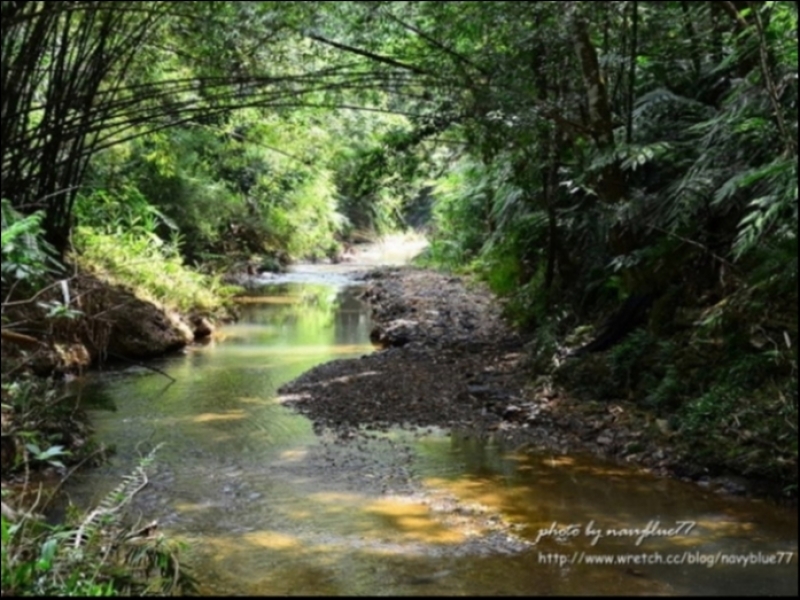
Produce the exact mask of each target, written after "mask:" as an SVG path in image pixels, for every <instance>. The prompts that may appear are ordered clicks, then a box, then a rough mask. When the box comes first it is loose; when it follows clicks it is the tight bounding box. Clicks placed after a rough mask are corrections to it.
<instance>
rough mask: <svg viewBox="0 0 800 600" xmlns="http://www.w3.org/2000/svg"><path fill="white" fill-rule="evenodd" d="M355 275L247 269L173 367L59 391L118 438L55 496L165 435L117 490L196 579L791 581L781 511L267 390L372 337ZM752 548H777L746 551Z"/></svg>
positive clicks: (745, 585) (678, 584) (724, 586)
mask: <svg viewBox="0 0 800 600" xmlns="http://www.w3.org/2000/svg"><path fill="white" fill-rule="evenodd" d="M357 292H358V290H357V289H354V288H349V287H341V286H340V287H334V286H332V285H330V282H328V284H324V285H323V284H320V285H308V284H300V283H291V282H289V283H284V284H280V285H276V286H272V287H268V288H265V290H264V291H263V293H262V295H261V296H259V297H257V298H251V299H250V301H248V302H246V303H243V304H242V319H241V320H240V321H239V322H238V323H236V324H234V325H230V326H226V327H224V328H223V329H222V331H221V332H220V336H219V337H218V338H217V339H215V340H214V341H212V342H211V343H210V344H208V345H206V346H200V347H194V348H192V349H190V351H188V352H187V353H186V354H184V355H181V356H175V357H171V358H168V359H164V360H163V361H160V362H159V363H158V366H159V368H161V369H163V370H164V371H166V372H168V373H169V374H170V375H171V376H172V377H174V378H175V379H176V380H177V381H176V382H175V383H171V384H170V383H169V382H168V381H167V380H166V379H165V378H163V377H160V376H159V375H157V374H154V373H152V372H149V371H145V370H141V369H128V370H125V371H120V372H115V373H101V374H94V375H92V376H90V377H89V378H88V379H87V380H86V381H85V382H82V384H81V385H80V386H77V387H76V390H77V391H78V393H80V394H81V396H82V398H83V400H84V402H85V403H86V405H87V406H94V410H93V411H92V418H93V422H94V424H95V425H96V428H97V437H98V439H99V440H100V441H103V442H105V443H107V444H114V445H115V446H116V448H117V454H116V455H115V456H114V457H113V458H112V460H111V462H110V463H109V464H108V465H105V466H103V467H101V468H98V469H95V470H93V471H91V472H87V473H84V474H83V475H81V476H80V478H78V479H75V480H73V481H71V483H70V485H69V489H68V492H69V493H70V495H71V497H72V499H73V500H74V501H75V502H76V503H78V504H80V505H88V504H90V503H93V502H96V501H97V500H99V499H100V498H102V496H103V495H104V494H106V493H108V492H109V491H110V490H111V489H113V488H114V486H116V485H117V484H118V483H119V480H120V477H121V476H123V475H125V474H127V473H128V472H129V471H130V469H131V468H132V467H133V466H134V465H135V464H136V460H137V456H138V455H139V454H140V453H144V452H146V451H147V450H148V449H149V448H151V447H153V446H155V445H156V444H160V443H164V444H165V445H164V446H163V447H162V449H161V450H160V451H159V454H158V457H157V463H156V465H155V467H154V472H153V474H152V476H151V480H150V485H149V486H148V487H147V488H146V489H145V490H144V491H143V492H142V493H141V494H140V495H139V496H138V497H137V499H136V501H135V505H134V509H135V511H138V512H139V513H141V514H142V515H143V516H144V518H148V519H149V518H153V517H156V516H157V517H158V518H159V520H160V523H161V526H162V528H164V529H165V530H167V531H169V532H171V533H172V534H173V535H179V536H181V537H184V538H185V539H187V540H189V541H191V542H192V544H191V551H190V553H191V562H192V564H193V565H195V567H196V569H197V573H198V575H199V577H200V580H201V582H202V591H203V592H204V593H209V594H212V593H219V594H256V595H279V594H280V595H284V594H298V595H299V594H315V595H322V594H325V595H356V594H359V595H360V594H364V595H366V594H375V595H437V594H449V595H503V594H513V595H531V594H645V593H648V594H649V593H661V594H689V593H699V594H727V593H731V594H753V595H755V594H793V593H796V592H797V566H796V565H797V555H796V551H797V518H796V514H795V513H793V512H792V511H789V510H784V509H778V508H775V507H772V506H770V505H768V504H765V503H759V502H753V501H744V500H736V499H724V498H721V497H718V496H714V495H713V494H709V493H706V492H704V491H703V490H700V489H699V488H697V487H694V486H689V485H684V484H682V483H680V482H675V481H669V480H662V479H656V478H653V477H650V476H647V475H643V474H641V473H638V472H636V471H634V470H631V469H626V468H622V467H619V466H614V465H609V464H605V463H602V462H599V461H597V460H595V459H590V458H584V457H580V456H570V457H564V456H550V455H541V454H526V453H516V452H513V451H510V450H509V449H505V448H502V447H501V446H499V445H497V444H495V443H493V442H492V440H489V441H488V442H487V441H480V440H476V439H474V438H470V437H469V436H467V435H465V434H461V433H459V432H457V431H454V432H447V431H442V430H428V431H426V432H420V431H417V432H409V431H400V430H395V431H390V432H387V433H378V432H366V435H363V436H355V437H353V438H349V439H343V438H341V437H339V436H337V435H335V434H334V433H333V432H330V431H320V432H317V433H315V432H314V430H313V428H312V426H311V423H310V422H309V421H308V420H307V419H306V418H305V417H303V416H301V415H298V414H296V413H294V412H293V411H292V410H290V409H289V408H287V407H285V406H283V405H281V404H280V403H278V402H277V401H276V399H275V395H276V394H275V390H276V389H277V388H278V387H279V386H280V385H281V384H283V383H285V382H287V381H289V380H291V379H293V378H295V377H297V376H298V375H300V374H301V373H303V372H304V371H306V370H308V369H309V368H311V367H313V366H315V365H317V364H320V363H322V362H326V361H330V360H334V359H338V358H353V357H358V356H360V355H363V354H366V353H369V352H371V351H372V347H371V346H370V344H369V342H368V339H369V327H370V323H369V316H368V312H367V310H366V308H365V307H364V306H363V305H362V303H361V302H359V301H358V299H357ZM112 408H113V410H110V409H112ZM648 525H649V526H650V532H651V534H652V535H643V532H642V531H636V529H639V530H643V529H645V528H647V527H648ZM675 527H679V529H677V530H675V531H669V530H670V529H673V528H675ZM788 553H795V554H794V555H793V556H792V557H791V564H788V563H789V562H790V560H789V554H788ZM602 557H605V558H602ZM609 557H610V558H609ZM620 557H621V558H620ZM637 557H638V558H637ZM659 557H660V558H659ZM723 557H725V558H723ZM759 557H760V558H759ZM748 558H749V559H750V562H751V564H749V565H748V566H742V564H739V565H737V566H731V565H725V564H722V562H721V561H723V560H728V561H735V560H739V561H744V560H747V559H748ZM765 559H766V560H778V559H779V560H780V561H781V562H783V563H784V564H771V565H770V564H752V563H755V562H757V561H759V560H761V561H762V562H763V560H765ZM590 560H611V561H612V562H614V561H615V562H616V564H589V561H590ZM625 560H626V561H628V563H627V564H621V562H622V561H625ZM670 560H673V561H674V560H682V561H683V564H666V563H667V561H670ZM710 560H716V561H717V564H715V565H714V566H712V567H709V566H707V562H708V561H710ZM637 561H638V562H637ZM659 561H660V562H659ZM702 561H705V562H702ZM648 563H649V564H648Z"/></svg>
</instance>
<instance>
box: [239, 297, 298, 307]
mask: <svg viewBox="0 0 800 600" xmlns="http://www.w3.org/2000/svg"><path fill="white" fill-rule="evenodd" d="M234 300H235V301H236V302H237V303H239V304H278V305H284V304H300V303H301V302H302V301H303V299H302V298H300V297H298V296H237V297H236V298H234Z"/></svg>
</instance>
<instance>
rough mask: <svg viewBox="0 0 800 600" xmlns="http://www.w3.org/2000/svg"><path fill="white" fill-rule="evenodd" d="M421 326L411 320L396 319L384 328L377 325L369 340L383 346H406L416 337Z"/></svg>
mask: <svg viewBox="0 0 800 600" xmlns="http://www.w3.org/2000/svg"><path fill="white" fill-rule="evenodd" d="M418 326H419V324H418V323H417V322H416V321H411V320H409V319H395V320H393V321H389V322H388V323H386V325H384V326H380V325H376V326H375V327H373V328H372V331H370V334H369V339H370V341H371V342H372V343H373V344H377V345H381V346H405V345H406V344H408V343H409V342H410V341H411V339H412V338H413V337H414V336H415V335H416V332H417V328H418Z"/></svg>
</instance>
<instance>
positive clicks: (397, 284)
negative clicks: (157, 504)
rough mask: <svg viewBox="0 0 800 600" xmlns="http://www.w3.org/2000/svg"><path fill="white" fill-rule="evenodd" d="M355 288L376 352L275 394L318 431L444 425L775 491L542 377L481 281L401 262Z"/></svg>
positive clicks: (732, 488)
mask: <svg viewBox="0 0 800 600" xmlns="http://www.w3.org/2000/svg"><path fill="white" fill-rule="evenodd" d="M364 281H365V284H366V290H365V292H364V294H363V298H364V299H365V300H366V301H367V302H368V303H369V305H370V307H371V309H372V316H373V322H374V328H373V331H372V336H371V337H372V340H373V342H374V343H376V344H379V345H380V346H382V349H381V350H379V351H377V352H375V353H374V354H371V355H367V356H363V357H361V358H360V359H346V360H337V361H333V362H331V363H327V364H324V365H320V366H319V367H316V368H314V369H312V370H311V371H309V372H307V373H305V374H304V375H302V376H301V377H299V378H297V379H296V380H294V381H292V382H290V383H289V384H287V385H284V386H283V387H282V388H281V389H280V390H279V391H280V393H281V400H282V401H283V402H285V403H287V404H290V405H292V406H294V407H295V408H296V409H297V410H299V411H300V412H302V413H303V414H306V415H307V416H308V417H309V418H311V419H312V420H313V421H314V423H315V425H316V426H317V427H320V428H321V427H333V428H338V429H340V430H343V431H353V430H357V429H359V428H361V427H369V428H378V429H386V428H388V427H391V426H395V425H401V426H403V425H405V426H438V427H449V428H452V429H454V430H457V431H465V432H468V433H470V434H471V435H476V436H480V437H488V436H491V437H492V438H493V439H494V440H495V441H496V442H497V443H500V444H503V445H504V446H506V447H508V448H509V449H514V448H520V447H527V448H530V449H537V450H546V451H549V452H554V453H557V454H560V455H568V454H572V453H579V452H589V453H591V454H593V455H595V456H599V457H602V458H605V459H609V460H613V461H617V462H620V463H624V464H628V465H633V466H637V467H639V468H641V469H644V470H646V471H648V472H651V473H654V474H656V475H660V476H669V477H675V478H679V479H683V480H686V481H695V482H697V483H698V484H699V485H701V486H703V487H705V488H708V489H711V490H714V491H718V492H720V493H733V494H741V495H757V496H764V495H766V496H778V495H779V492H780V485H779V484H777V483H776V482H770V481H757V480H754V479H752V478H750V479H748V478H746V477H743V476H741V475H740V474H737V473H732V472H725V471H724V470H723V469H721V468H719V467H717V466H715V465H714V464H704V463H703V462H702V461H700V460H697V459H696V457H693V456H691V455H690V453H689V451H688V450H687V447H686V445H685V444H684V443H683V441H682V440H681V439H680V436H679V435H677V433H676V432H675V431H674V430H673V429H672V428H671V427H670V424H669V423H668V422H667V421H665V420H663V419H659V418H656V417H655V416H653V415H652V414H651V413H649V412H648V411H646V410H643V409H641V408H640V407H639V406H637V404H636V402H635V400H632V399H619V400H615V401H609V402H599V401H591V400H589V401H587V400H582V399H579V398H576V397H574V396H573V395H571V394H570V393H569V391H568V389H567V386H563V385H561V386H560V385H557V384H556V383H554V381H558V378H553V377H552V372H551V373H546V374H545V373H537V372H536V371H535V369H534V366H533V363H532V361H531V360H530V358H529V356H530V352H529V351H528V350H529V345H530V343H531V340H530V339H527V338H525V337H523V336H521V335H520V334H519V333H517V332H515V331H514V330H513V329H512V328H511V327H510V326H509V325H508V324H507V323H505V322H504V320H503V318H502V316H501V314H502V307H501V304H500V302H499V301H498V300H497V299H496V298H495V297H494V296H493V295H492V294H491V293H490V292H489V291H488V290H487V289H486V288H485V287H484V286H482V285H480V284H477V283H474V282H470V281H468V280H466V279H465V278H462V277H454V276H449V275H446V274H442V273H437V272H433V271H429V270H422V269H415V268H410V267H403V268H384V269H377V270H374V271H370V272H369V273H367V274H366V275H365V276H364ZM570 360H572V361H574V360H587V361H592V360H597V357H596V356H590V357H588V358H586V359H570ZM555 370H556V371H558V368H556V369H555Z"/></svg>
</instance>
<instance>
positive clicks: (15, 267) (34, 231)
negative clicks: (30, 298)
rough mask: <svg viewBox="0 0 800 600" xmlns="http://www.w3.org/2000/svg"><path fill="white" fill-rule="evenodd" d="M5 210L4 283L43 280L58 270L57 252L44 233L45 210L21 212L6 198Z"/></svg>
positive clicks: (2, 210) (0, 206)
mask: <svg viewBox="0 0 800 600" xmlns="http://www.w3.org/2000/svg"><path fill="white" fill-rule="evenodd" d="M0 213H2V241H1V242H0V246H2V256H1V257H0V258H2V267H0V273H2V281H3V286H6V285H9V284H11V283H13V282H26V283H28V284H32V285H36V284H41V283H42V281H43V279H44V277H45V276H46V275H49V274H52V273H54V272H56V267H57V263H56V262H55V261H54V260H53V257H54V255H55V252H54V250H53V248H52V246H50V245H49V244H48V243H47V242H46V241H44V239H43V237H42V225H41V224H42V218H43V216H44V214H43V213H41V212H37V213H33V214H31V215H28V216H22V215H21V214H19V213H18V212H17V211H15V210H14V209H13V208H12V207H11V204H10V203H9V202H8V201H7V200H6V199H5V198H4V199H3V200H2V204H0Z"/></svg>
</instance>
